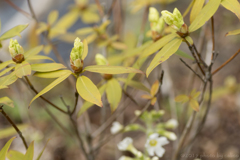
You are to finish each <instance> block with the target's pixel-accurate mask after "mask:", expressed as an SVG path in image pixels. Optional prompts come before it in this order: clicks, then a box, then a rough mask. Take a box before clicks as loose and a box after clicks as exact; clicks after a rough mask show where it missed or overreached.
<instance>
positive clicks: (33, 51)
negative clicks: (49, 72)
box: [24, 45, 43, 59]
mask: <svg viewBox="0 0 240 160" xmlns="http://www.w3.org/2000/svg"><path fill="white" fill-rule="evenodd" d="M42 49H43V45H41V46H37V47H34V48H32V49H30V50H28V51H27V52H25V53H24V57H25V58H26V59H27V58H28V57H31V56H34V55H37V54H38V53H39V52H41V51H42Z"/></svg>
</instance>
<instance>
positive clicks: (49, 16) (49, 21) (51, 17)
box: [48, 10, 58, 25]
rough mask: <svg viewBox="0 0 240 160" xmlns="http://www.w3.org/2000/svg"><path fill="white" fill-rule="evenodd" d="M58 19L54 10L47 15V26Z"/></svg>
mask: <svg viewBox="0 0 240 160" xmlns="http://www.w3.org/2000/svg"><path fill="white" fill-rule="evenodd" d="M57 19H58V11H57V10H54V11H52V12H51V13H50V14H49V15H48V24H49V25H53V24H54V23H55V22H56V20H57Z"/></svg>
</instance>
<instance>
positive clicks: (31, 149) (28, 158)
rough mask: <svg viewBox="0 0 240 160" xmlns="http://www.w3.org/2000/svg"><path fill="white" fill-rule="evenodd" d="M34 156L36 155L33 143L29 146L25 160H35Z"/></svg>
mask: <svg viewBox="0 0 240 160" xmlns="http://www.w3.org/2000/svg"><path fill="white" fill-rule="evenodd" d="M33 155H34V142H32V143H31V144H30V145H29V147H28V149H27V152H26V154H25V156H24V160H33Z"/></svg>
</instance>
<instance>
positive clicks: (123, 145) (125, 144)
mask: <svg viewBox="0 0 240 160" xmlns="http://www.w3.org/2000/svg"><path fill="white" fill-rule="evenodd" d="M132 143H133V139H132V138H130V137H126V138H124V139H123V140H122V141H121V142H119V143H118V145H117V146H118V149H119V150H120V151H130V152H132V153H133V154H134V155H135V156H136V157H142V153H141V152H139V151H138V150H137V149H136V148H135V147H134V146H133V144H132Z"/></svg>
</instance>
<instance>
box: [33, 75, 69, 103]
mask: <svg viewBox="0 0 240 160" xmlns="http://www.w3.org/2000/svg"><path fill="white" fill-rule="evenodd" d="M70 75H71V73H70V72H68V73H66V74H64V75H62V76H61V77H59V78H58V79H56V80H54V81H53V82H52V83H51V84H49V85H48V86H47V87H46V88H44V89H43V90H42V91H41V92H39V93H38V94H37V95H36V96H35V97H34V98H33V99H32V100H31V102H30V104H29V106H30V105H31V103H32V102H33V101H34V100H35V99H37V98H38V97H40V96H42V95H43V94H45V93H47V92H48V91H50V90H51V89H53V87H55V86H56V85H58V84H59V83H61V82H62V81H64V80H65V79H67V78H68V77H69V76H70Z"/></svg>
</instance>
